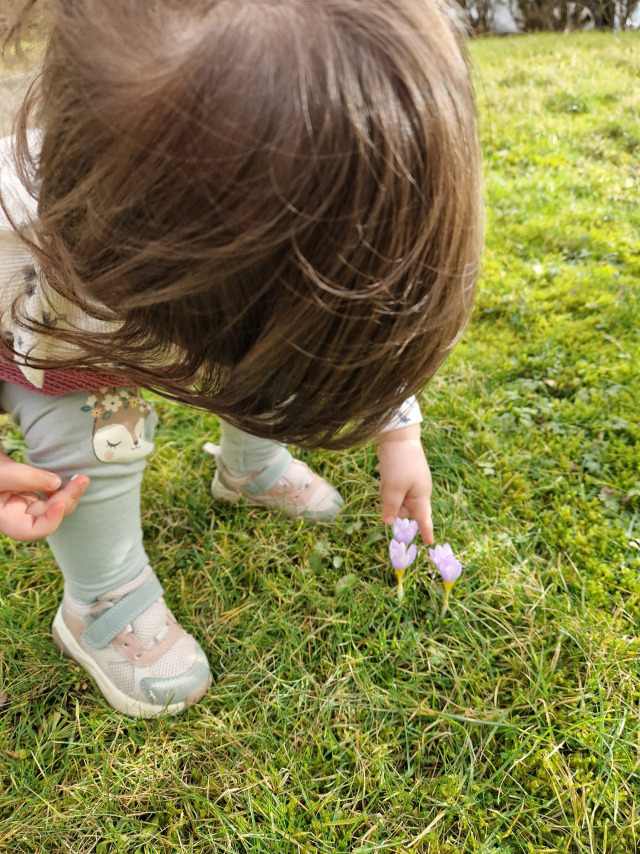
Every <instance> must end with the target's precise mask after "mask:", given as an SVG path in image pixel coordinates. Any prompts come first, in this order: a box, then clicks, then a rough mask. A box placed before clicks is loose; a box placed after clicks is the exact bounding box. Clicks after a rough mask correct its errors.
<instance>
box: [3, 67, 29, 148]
mask: <svg viewBox="0 0 640 854" xmlns="http://www.w3.org/2000/svg"><path fill="white" fill-rule="evenodd" d="M32 80H33V74H20V75H18V76H17V77H0V137H2V136H7V135H8V134H10V133H11V123H12V122H13V117H14V116H15V114H16V112H17V110H18V107H19V106H20V104H21V103H22V99H23V98H24V94H25V92H26V91H27V89H28V87H29V83H31V81H32Z"/></svg>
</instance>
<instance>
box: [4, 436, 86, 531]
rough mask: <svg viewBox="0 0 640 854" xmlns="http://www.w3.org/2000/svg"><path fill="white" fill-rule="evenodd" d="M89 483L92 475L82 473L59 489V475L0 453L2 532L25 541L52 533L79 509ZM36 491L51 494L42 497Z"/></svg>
mask: <svg viewBox="0 0 640 854" xmlns="http://www.w3.org/2000/svg"><path fill="white" fill-rule="evenodd" d="M88 485H89V478H88V477H87V476H86V475H79V476H78V477H74V478H73V480H70V481H69V483H68V484H67V485H66V486H65V488H64V489H59V487H60V478H59V477H58V475H56V474H53V473H52V472H48V471H43V470H42V469H37V468H34V467H33V466H27V465H24V464H23V463H16V462H14V461H13V460H12V459H11V458H10V457H8V456H7V455H6V454H3V453H2V452H0V532H2V533H3V534H6V535H7V536H8V537H13V539H14V540H24V541H25V542H30V541H31V540H39V539H40V538H41V537H47V536H49V534H52V533H53V532H54V531H55V530H56V528H57V527H58V526H59V524H60V522H62V520H63V518H64V517H65V516H68V515H69V513H72V512H73V511H74V510H75V509H76V506H77V504H78V501H79V500H80V498H81V497H82V495H83V493H84V491H85V489H86V488H87V486H88ZM36 491H37V492H44V493H45V494H46V495H47V496H48V497H47V498H46V499H43V498H40V496H39V495H37V494H36Z"/></svg>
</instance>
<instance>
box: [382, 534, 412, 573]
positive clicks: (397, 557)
mask: <svg viewBox="0 0 640 854" xmlns="http://www.w3.org/2000/svg"><path fill="white" fill-rule="evenodd" d="M417 553H418V548H417V546H416V544H415V543H413V545H410V546H409V548H407V544H406V543H399V542H398V541H397V540H391V542H390V543H389V556H390V558H391V566H392V567H393V568H394V569H395V571H396V572H404V571H405V569H407V567H409V566H411V564H412V563H413V562H414V560H415V559H416V555H417Z"/></svg>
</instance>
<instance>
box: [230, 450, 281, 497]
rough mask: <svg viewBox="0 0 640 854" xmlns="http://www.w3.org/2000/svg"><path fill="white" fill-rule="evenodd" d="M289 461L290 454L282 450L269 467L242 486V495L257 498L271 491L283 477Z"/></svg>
mask: <svg viewBox="0 0 640 854" xmlns="http://www.w3.org/2000/svg"><path fill="white" fill-rule="evenodd" d="M291 460H292V456H291V454H290V453H289V451H287V450H286V449H285V448H283V449H282V453H281V454H278V456H277V457H276V459H275V460H274V461H273V462H272V463H271V465H268V466H267V467H266V468H265V469H262V471H261V472H260V474H257V475H256V476H255V477H252V478H251V480H248V481H247V482H246V483H244V484H243V485H242V487H241V492H242V494H243V495H250V496H257V495H262V494H263V493H265V492H269V490H270V489H273V487H274V486H275V485H276V483H277V482H278V481H279V480H280V478H281V477H284V476H285V474H286V473H287V470H288V468H289V466H290V465H291Z"/></svg>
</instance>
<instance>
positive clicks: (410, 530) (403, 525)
mask: <svg viewBox="0 0 640 854" xmlns="http://www.w3.org/2000/svg"><path fill="white" fill-rule="evenodd" d="M417 533H418V523H417V522H414V520H413V519H400V518H398V519H396V521H395V522H394V523H393V538H394V540H396V541H397V542H398V543H405V544H406V545H409V543H410V542H411V540H412V539H413V538H414V537H415V535H416V534H417Z"/></svg>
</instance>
